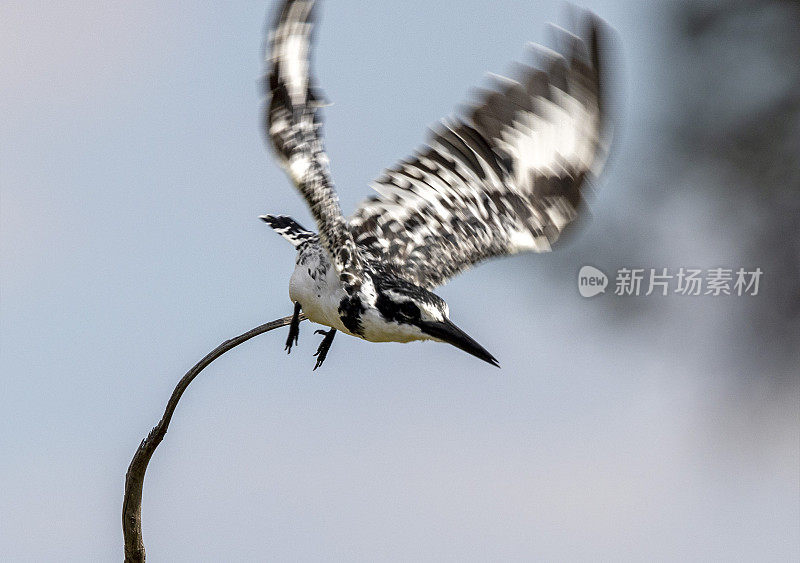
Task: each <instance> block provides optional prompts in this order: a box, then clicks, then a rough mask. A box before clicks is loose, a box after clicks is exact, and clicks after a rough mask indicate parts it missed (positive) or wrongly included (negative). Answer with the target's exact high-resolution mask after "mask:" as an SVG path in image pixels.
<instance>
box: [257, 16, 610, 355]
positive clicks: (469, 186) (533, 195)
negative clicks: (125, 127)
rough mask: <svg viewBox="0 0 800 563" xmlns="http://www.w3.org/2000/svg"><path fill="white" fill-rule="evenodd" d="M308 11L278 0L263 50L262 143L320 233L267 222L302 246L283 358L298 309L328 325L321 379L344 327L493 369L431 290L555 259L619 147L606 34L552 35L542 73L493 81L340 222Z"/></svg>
mask: <svg viewBox="0 0 800 563" xmlns="http://www.w3.org/2000/svg"><path fill="white" fill-rule="evenodd" d="M314 11H315V10H314V0H284V1H283V2H282V3H281V5H280V7H279V11H278V14H277V17H276V18H275V19H274V21H273V24H272V26H271V28H270V31H269V36H268V39H267V42H266V50H267V53H266V64H267V72H266V76H265V79H264V90H265V94H266V98H267V101H266V105H265V112H264V117H265V124H264V125H265V130H266V135H267V137H268V139H269V141H270V143H271V145H272V148H273V149H274V151H275V153H276V155H277V158H278V160H279V162H280V164H281V166H282V167H283V168H284V169H285V170H286V172H287V174H288V176H289V178H290V179H291V180H292V182H293V183H294V185H295V187H296V188H297V189H298V190H299V191H300V193H301V194H302V196H303V197H304V198H305V200H306V202H307V204H308V206H309V208H310V209H311V214H312V216H313V217H314V221H315V222H316V226H317V228H318V229H319V234H315V233H313V232H311V231H308V230H306V229H304V228H303V227H301V226H300V225H299V224H298V223H297V222H296V221H294V220H293V219H291V218H289V217H285V216H278V215H264V216H262V217H261V218H262V219H263V220H264V221H266V222H267V223H268V224H269V225H270V226H271V227H272V228H273V229H275V230H276V231H277V232H278V233H279V234H280V235H281V236H283V237H284V238H285V239H287V240H288V241H289V242H291V243H292V244H293V245H294V246H295V248H296V249H297V260H296V267H295V270H294V273H293V274H292V277H291V281H290V282H289V296H290V298H291V300H292V302H293V303H294V305H295V308H294V317H293V321H292V324H291V326H290V329H289V338H288V340H287V342H286V350H288V351H290V352H291V348H292V344H296V343H297V337H298V325H299V322H300V313H301V311H302V312H303V313H304V314H305V315H306V317H307V318H308V319H310V320H311V321H313V322H315V323H319V324H322V325H325V326H328V327H330V330H328V331H320V330H318V331H316V332H317V333H323V334H324V335H325V337H324V338H323V340H322V343H321V344H320V346H319V349H318V350H317V353H316V354H315V355H316V356H317V363H316V365H315V367H314V369H317V368H318V367H319V366H320V365H321V364H322V362H323V361H324V360H325V357H326V355H327V353H328V349H329V348H330V345H331V343H332V341H333V337H334V335H335V334H336V331H337V330H340V331H343V332H345V333H347V334H350V335H352V336H357V337H359V338H363V339H364V340H369V341H371V342H387V341H394V342H409V341H412V340H436V341H440V342H446V343H449V344H452V345H453V346H456V347H458V348H460V349H462V350H464V351H466V352H468V353H470V354H472V355H474V356H476V357H478V358H480V359H482V360H484V361H486V362H489V363H490V364H492V365H495V366H499V364H498V362H497V360H496V359H495V358H494V356H492V355H491V354H490V353H489V352H487V351H486V350H485V349H484V348H483V347H482V346H481V345H480V344H478V343H477V342H476V341H475V340H473V339H472V338H471V337H470V336H468V335H467V334H466V333H465V332H464V331H462V330H461V329H460V328H458V327H457V326H456V325H455V324H453V323H452V322H451V321H450V318H449V317H450V315H449V310H448V306H447V303H445V302H444V300H443V299H441V298H440V297H438V296H437V295H435V294H434V293H432V290H433V289H434V288H435V287H437V286H439V285H441V284H443V283H445V282H446V281H447V280H448V279H449V278H450V277H452V276H454V275H455V274H458V273H459V272H461V271H463V270H465V269H467V268H469V267H470V266H472V265H473V264H475V263H477V262H479V261H481V260H484V259H486V258H490V257H493V256H502V255H506V254H515V253H518V252H522V251H536V252H543V251H548V250H550V246H551V244H552V243H554V242H555V241H556V239H557V238H558V236H559V234H560V233H561V231H562V230H563V229H564V228H565V227H566V226H567V224H569V223H570V222H571V221H572V220H573V219H574V218H575V217H576V215H577V211H578V209H579V208H580V206H581V203H582V196H581V191H582V187H583V186H584V185H585V183H586V182H587V180H589V179H592V178H595V177H597V175H598V174H599V172H600V170H601V169H602V167H603V163H604V161H605V158H606V155H607V153H608V146H609V143H610V137H611V135H610V132H609V129H610V127H609V126H608V124H607V119H606V117H605V115H606V113H605V111H604V110H605V107H604V98H603V96H602V93H603V91H602V89H601V83H602V79H603V78H604V77H603V73H602V69H601V66H600V62H601V61H600V40H601V35H603V34H604V33H605V29H606V28H605V26H604V25H603V24H601V22H600V21H599V20H598V18H596V17H595V16H593V15H591V14H586V15H585V16H584V17H583V18H582V19H583V20H584V22H583V23H584V27H585V34H584V38H585V39H580V38H579V37H577V36H575V35H572V34H571V33H568V32H566V31H564V30H561V29H559V28H554V29H555V30H556V34H555V37H556V43H557V44H558V45H557V49H556V50H550V49H545V48H542V47H537V46H534V52H535V54H536V55H537V59H536V60H537V62H538V64H537V66H536V67H531V66H520V68H519V72H518V74H519V76H518V77H517V79H516V80H510V79H508V78H504V77H496V78H495V81H494V82H495V83H494V87H493V88H492V89H491V90H488V91H482V92H480V93H479V100H478V101H477V102H476V103H475V104H474V105H472V106H470V108H469V109H468V110H467V111H466V112H465V113H466V115H464V116H463V117H457V118H450V119H448V120H445V121H443V122H442V123H441V125H440V126H439V127H438V128H437V129H436V130H435V131H434V132H433V135H432V138H431V139H430V140H429V141H428V145H427V146H426V147H425V148H424V149H422V150H420V151H419V152H417V153H416V154H415V155H414V156H412V157H410V158H408V159H406V160H403V161H402V162H400V163H399V164H397V165H396V166H394V167H393V168H391V169H389V170H387V171H386V172H385V173H384V175H383V176H381V177H380V178H379V179H378V180H377V181H376V182H375V183H374V185H373V188H374V189H375V190H376V191H377V192H378V195H376V196H373V197H371V198H369V199H367V200H366V201H364V202H363V203H362V204H361V205H360V206H359V208H358V209H357V210H356V212H355V213H354V214H353V215H352V216H351V217H350V218H345V217H344V215H343V214H342V211H341V208H340V207H339V200H338V198H337V195H336V192H335V191H334V188H333V184H332V181H331V178H330V171H329V166H328V156H327V155H326V154H325V150H324V148H323V144H322V135H321V121H320V107H322V106H323V105H325V104H324V101H323V98H322V96H321V95H320V94H319V92H318V90H317V89H316V87H315V84H314V82H313V79H312V77H311V71H310V50H311V36H312V28H313V25H314Z"/></svg>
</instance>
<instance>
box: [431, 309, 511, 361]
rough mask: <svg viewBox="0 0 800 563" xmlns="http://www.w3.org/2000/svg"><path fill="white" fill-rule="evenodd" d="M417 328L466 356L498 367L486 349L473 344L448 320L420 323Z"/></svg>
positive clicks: (470, 339) (470, 338)
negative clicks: (457, 349) (450, 345)
mask: <svg viewBox="0 0 800 563" xmlns="http://www.w3.org/2000/svg"><path fill="white" fill-rule="evenodd" d="M419 326H420V328H421V329H422V331H423V332H424V333H425V334H428V335H430V336H432V337H433V338H435V339H437V340H441V341H442V342H447V343H448V344H452V345H453V346H455V347H456V348H460V349H461V350H464V351H465V352H466V353H467V354H472V355H473V356H475V357H476V358H480V359H481V360H483V361H484V362H487V363H490V364H492V365H493V366H495V367H498V368H499V367H500V362H498V361H497V359H496V358H495V357H494V356H492V355H491V354H490V353H489V352H488V351H487V350H486V348H484V347H483V346H481V345H480V344H478V343H477V342H475V340H473V339H472V337H471V336H470V335H468V334H467V333H466V332H464V331H463V330H461V329H460V328H458V327H457V326H456V325H454V324H453V323H452V322H451V321H450V319H445V320H444V321H442V322H422V323H420V325H419Z"/></svg>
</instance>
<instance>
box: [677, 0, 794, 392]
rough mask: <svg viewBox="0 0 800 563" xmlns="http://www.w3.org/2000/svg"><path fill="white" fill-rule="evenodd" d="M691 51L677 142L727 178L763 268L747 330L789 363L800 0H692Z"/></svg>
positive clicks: (687, 34)
mask: <svg viewBox="0 0 800 563" xmlns="http://www.w3.org/2000/svg"><path fill="white" fill-rule="evenodd" d="M676 20H677V26H676V30H677V34H678V38H679V43H680V45H681V46H682V51H683V52H682V55H683V57H684V60H683V62H684V63H685V64H684V65H683V68H682V70H683V71H684V72H683V73H682V80H681V81H680V82H678V83H676V84H675V87H676V89H679V90H683V91H687V92H690V93H691V95H689V96H687V97H686V98H685V99H683V100H682V102H684V103H685V105H684V106H683V111H681V112H677V113H676V114H675V122H674V129H673V130H672V131H671V133H672V138H671V141H672V143H673V147H672V148H673V150H674V151H676V153H677V154H679V155H682V157H683V159H685V162H688V163H690V165H691V166H693V167H705V168H707V169H708V170H710V171H712V172H713V175H714V176H715V177H716V178H717V179H718V180H721V181H718V182H712V183H710V184H709V185H707V186H706V188H707V189H708V190H710V194H709V195H711V196H713V197H715V198H718V199H719V201H720V202H721V205H723V207H725V208H727V209H731V211H732V213H731V214H730V215H729V216H730V217H731V218H732V219H733V220H736V221H742V222H743V228H742V230H741V231H742V240H741V241H738V242H737V246H738V247H739V248H740V249H741V252H742V256H743V263H744V264H749V265H758V266H760V267H761V268H762V270H764V272H765V281H766V280H769V283H768V286H766V287H765V291H764V298H763V299H759V300H758V301H756V302H754V304H753V306H752V307H751V310H750V312H749V314H750V321H751V322H750V324H749V328H750V330H748V331H743V332H742V333H741V336H742V337H744V338H745V339H749V340H750V341H751V342H756V343H759V344H758V345H756V346H748V349H749V350H751V351H752V352H753V359H754V360H756V361H757V362H758V363H759V364H761V365H765V364H769V363H772V362H776V361H777V362H787V363H788V365H787V366H786V367H788V368H789V370H788V371H787V372H784V373H785V375H788V376H789V377H790V378H791V379H796V378H797V377H798V375H800V365H798V364H797V361H798V357H800V354H798V350H800V2H797V1H794V2H790V1H766V2H763V1H762V2H758V1H753V2H746V1H745V2H743V1H729V2H718V1H717V2H692V3H687V4H683V5H681V6H680V7H679V9H678V11H677V14H676Z"/></svg>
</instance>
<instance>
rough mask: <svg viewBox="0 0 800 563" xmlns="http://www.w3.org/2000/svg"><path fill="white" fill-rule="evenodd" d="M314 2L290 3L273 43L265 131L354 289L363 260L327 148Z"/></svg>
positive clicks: (344, 278) (275, 24)
mask: <svg viewBox="0 0 800 563" xmlns="http://www.w3.org/2000/svg"><path fill="white" fill-rule="evenodd" d="M313 26H314V1H313V0H286V1H284V2H283V3H282V4H281V5H280V8H279V12H278V15H277V17H276V18H275V19H274V20H273V22H272V25H271V27H270V30H269V35H268V38H267V46H266V47H267V48H266V51H267V52H266V65H267V75H266V77H265V79H264V91H265V95H266V97H267V104H266V107H265V112H264V121H265V124H264V125H265V130H266V134H267V137H268V138H269V140H270V143H271V144H272V147H273V149H274V150H275V153H276V155H277V158H278V161H279V162H280V164H281V166H282V167H283V168H284V169H285V170H286V173H287V174H288V175H289V178H290V179H291V180H292V182H293V183H294V185H295V186H296V187H297V189H298V190H299V191H300V193H301V194H302V195H303V197H304V198H305V200H306V202H307V203H308V206H309V207H310V208H311V214H312V215H313V217H314V220H315V221H316V223H317V227H318V228H319V235H320V239H321V241H322V244H323V245H324V246H325V248H326V250H327V251H328V254H329V255H330V258H331V262H332V263H333V265H334V266H335V267H336V269H337V271H338V272H339V276H340V278H341V279H342V282H343V283H344V285H345V287H346V288H348V289H351V288H354V287H358V286H359V285H360V276H361V271H362V269H361V262H360V261H361V256H360V253H359V251H358V249H357V248H356V245H355V243H354V242H353V237H352V235H351V233H350V230H349V229H348V227H347V222H346V220H345V218H344V216H343V215H342V211H341V208H340V207H339V199H338V197H337V195H336V191H335V190H334V188H333V183H332V181H331V177H330V168H329V165H328V155H327V154H326V153H325V149H324V147H323V145H322V131H321V128H322V123H321V121H320V114H319V110H320V107H321V106H322V105H323V104H322V102H321V99H320V96H319V95H318V94H317V93H316V92H315V89H314V85H313V80H312V78H311V74H310V51H311V40H312V31H313Z"/></svg>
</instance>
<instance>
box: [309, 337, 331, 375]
mask: <svg viewBox="0 0 800 563" xmlns="http://www.w3.org/2000/svg"><path fill="white" fill-rule="evenodd" d="M314 334H324V335H325V338H323V339H322V342H320V343H319V347H318V348H317V351H316V352H315V353H314V357H316V358H317V362H316V363H315V364H314V369H313V370H312V371H316V370H317V368H318V367H319V366H321V365H322V362H324V361H325V358H327V357H328V350H330V348H331V344H332V343H333V337H334V336H335V335H336V329H335V328H332V329H330V330H315V331H314Z"/></svg>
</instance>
